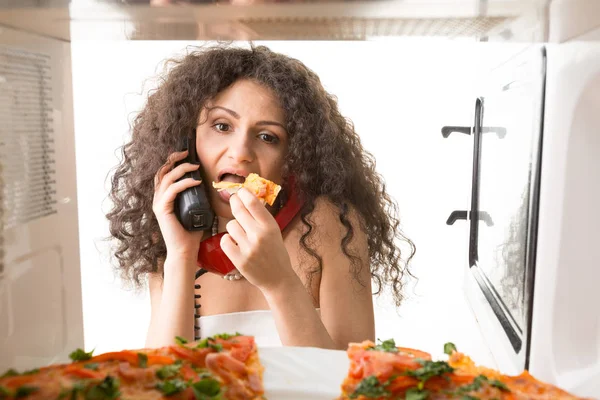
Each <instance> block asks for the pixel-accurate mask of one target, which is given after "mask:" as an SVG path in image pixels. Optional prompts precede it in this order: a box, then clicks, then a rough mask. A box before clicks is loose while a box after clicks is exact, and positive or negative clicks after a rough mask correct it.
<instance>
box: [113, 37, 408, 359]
mask: <svg viewBox="0 0 600 400" xmlns="http://www.w3.org/2000/svg"><path fill="white" fill-rule="evenodd" d="M172 62H173V63H174V65H173V66H172V68H170V70H169V71H168V72H167V73H166V75H165V76H164V80H163V81H162V84H161V85H160V86H159V87H158V89H156V90H155V91H154V92H153V93H152V94H151V95H150V96H149V98H148V102H147V104H146V106H145V108H144V109H143V110H142V111H141V112H140V114H139V115H138V116H137V118H136V119H135V121H134V124H133V134H132V138H131V141H130V142H129V143H127V144H126V145H124V146H123V160H122V162H121V164H120V165H119V166H118V167H117V169H116V171H115V174H114V176H113V179H112V191H111V199H112V200H113V203H114V207H113V209H112V210H111V212H110V213H109V214H108V215H107V217H108V219H109V221H110V231H111V234H112V236H113V237H114V238H116V240H117V242H118V247H117V249H116V253H115V254H116V257H117V259H118V261H119V267H120V269H121V271H122V273H123V275H124V276H125V277H126V278H127V279H130V280H132V281H134V282H136V283H138V284H139V283H140V282H141V278H142V277H143V276H147V277H148V284H149V287H150V296H151V306H152V314H151V323H150V327H149V330H148V336H147V346H148V347H157V346H162V345H167V344H171V343H172V342H173V338H174V337H175V336H180V337H183V338H185V339H188V340H189V339H193V338H194V336H195V335H194V333H196V338H197V337H198V336H200V335H201V336H203V337H205V336H207V335H210V334H212V333H214V332H217V331H230V330H236V331H240V332H242V333H243V334H247V335H255V336H256V338H257V342H258V344H259V345H263V346H265V345H279V344H283V345H294V346H314V347H323V348H339V349H345V348H346V347H347V345H348V343H349V342H358V341H362V340H365V339H371V340H374V339H375V338H374V336H375V333H374V317H373V304H372V287H371V282H372V281H374V282H375V284H376V292H377V293H379V292H380V291H381V289H382V287H383V286H384V285H389V286H391V289H392V293H393V295H394V298H395V301H396V303H397V304H398V305H399V304H400V302H401V300H402V298H403V294H402V289H403V276H404V274H405V272H406V263H407V262H408V261H409V260H410V258H411V257H412V255H413V254H414V246H413V245H412V243H411V242H410V241H408V240H406V239H405V238H404V236H402V234H401V232H400V230H399V221H398V219H397V217H396V206H395V204H394V202H393V201H392V200H391V199H390V197H389V196H388V194H387V193H386V191H385V187H384V184H383V180H382V178H381V177H380V176H379V175H378V174H377V173H376V172H375V168H374V164H375V163H374V160H373V158H372V156H370V154H368V153H367V152H366V151H365V150H364V149H363V148H362V146H361V143H360V140H359V137H358V135H357V134H356V133H355V131H354V127H353V125H352V124H351V122H349V121H348V120H346V119H345V118H344V117H343V116H342V115H341V114H340V112H339V110H338V107H337V101H336V99H335V98H334V97H333V96H331V95H330V94H328V93H327V92H326V91H325V90H324V88H323V86H322V85H321V83H320V80H319V78H318V76H317V75H316V74H315V73H314V72H312V71H310V70H309V69H308V68H307V67H306V66H304V65H303V64H302V63H301V62H299V61H297V60H295V59H292V58H289V57H287V56H284V55H281V54H277V53H274V52H272V51H270V50H269V49H268V48H266V47H262V46H261V47H252V48H251V49H243V48H237V47H231V46H220V45H219V46H214V47H208V48H205V49H201V50H198V51H194V52H192V53H190V54H188V55H187V56H185V57H183V58H182V59H181V60H177V61H172ZM194 136H195V144H196V151H197V154H198V158H199V162H200V166H197V165H193V164H190V163H185V162H184V163H182V164H180V165H178V166H175V164H176V163H177V162H178V161H182V160H184V159H185V157H186V156H187V153H186V152H177V149H178V144H179V143H181V140H182V138H186V137H194ZM194 170H199V171H200V172H201V174H202V176H203V180H204V182H205V187H206V189H207V191H208V197H209V199H210V203H211V207H212V208H213V210H214V212H215V214H216V216H217V218H216V219H215V220H216V224H215V226H214V229H213V231H212V232H189V231H186V230H185V229H184V228H183V227H182V226H181V224H180V223H179V221H178V220H177V218H176V216H175V214H174V212H173V203H174V201H175V198H176V196H177V194H178V193H180V192H181V191H183V190H184V189H186V188H189V187H192V186H195V185H198V184H199V182H198V181H195V180H192V179H182V180H180V178H182V177H183V176H184V174H185V173H186V172H191V171H194ZM249 173H257V174H259V175H260V176H262V177H264V178H266V179H269V180H271V181H274V182H276V183H278V184H280V185H282V186H283V187H284V190H283V192H284V193H283V194H280V195H279V196H278V203H276V204H275V207H264V206H262V205H261V203H260V202H259V201H258V199H256V197H254V195H252V194H251V193H250V192H248V191H244V190H241V191H239V192H238V193H237V194H236V195H233V196H228V195H226V194H224V192H218V191H216V190H215V189H214V188H212V182H219V181H221V180H224V181H227V180H229V181H243V179H244V177H245V176H247V175H248V174H249ZM290 196H293V197H294V198H295V199H299V201H300V202H301V203H302V204H303V206H302V208H301V209H300V211H299V212H298V213H297V214H296V215H295V216H294V218H293V219H292V220H291V221H290V222H289V223H288V224H287V225H286V226H285V228H284V229H283V230H282V231H280V228H279V226H278V225H277V222H276V220H275V216H276V215H277V213H278V211H279V209H280V208H281V207H285V204H286V201H288V200H287V199H289V198H290ZM217 232H227V234H225V235H224V236H223V238H222V239H221V242H220V245H221V248H222V249H223V251H224V252H225V254H226V255H227V256H228V257H229V259H230V260H231V261H232V262H233V264H234V265H235V267H236V269H237V271H236V273H235V274H234V275H233V276H236V277H242V278H241V279H238V280H231V279H222V276H219V275H217V274H213V273H208V274H204V275H200V274H198V266H197V262H196V259H197V255H198V251H199V247H200V242H201V241H202V240H204V239H206V238H207V237H210V236H211V235H214V234H216V233H217ZM397 239H402V240H406V241H407V243H408V244H409V249H410V254H409V256H408V257H407V259H406V263H405V262H404V261H403V259H402V257H401V252H400V249H399V248H398V247H397V245H398V241H397ZM194 297H196V298H197V299H199V302H197V303H195V302H194ZM194 307H196V310H197V311H196V313H197V315H196V316H197V317H198V318H197V320H195V316H194V313H193V312H192V310H193V309H194ZM194 325H197V329H199V332H198V331H196V332H194ZM198 333H199V334H200V335H198Z"/></svg>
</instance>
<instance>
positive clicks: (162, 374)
mask: <svg viewBox="0 0 600 400" xmlns="http://www.w3.org/2000/svg"><path fill="white" fill-rule="evenodd" d="M179 368H181V364H179V365H175V364H173V365H165V366H164V367H162V368H160V369H158V370H157V371H156V376H157V377H158V378H159V379H169V378H172V377H174V376H177V375H178V374H179Z"/></svg>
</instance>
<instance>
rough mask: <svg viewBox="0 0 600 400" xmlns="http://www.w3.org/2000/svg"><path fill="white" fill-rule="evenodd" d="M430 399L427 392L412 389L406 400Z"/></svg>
mask: <svg viewBox="0 0 600 400" xmlns="http://www.w3.org/2000/svg"><path fill="white" fill-rule="evenodd" d="M428 397H429V392H428V391H427V390H422V389H417V388H410V389H408V390H407V391H406V400H426V399H427V398H428Z"/></svg>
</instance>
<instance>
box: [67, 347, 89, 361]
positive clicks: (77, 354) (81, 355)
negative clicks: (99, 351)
mask: <svg viewBox="0 0 600 400" xmlns="http://www.w3.org/2000/svg"><path fill="white" fill-rule="evenodd" d="M93 353H94V350H92V351H90V352H89V353H86V352H85V351H83V350H81V349H77V350H75V351H74V352H72V353H71V354H69V358H70V359H71V360H73V361H87V360H89V359H90V358H92V354H93Z"/></svg>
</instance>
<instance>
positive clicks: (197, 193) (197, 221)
mask: <svg viewBox="0 0 600 400" xmlns="http://www.w3.org/2000/svg"><path fill="white" fill-rule="evenodd" d="M180 150H182V151H183V150H188V155H187V157H186V158H185V159H183V160H181V161H179V162H177V163H176V164H175V166H177V165H179V164H182V163H190V164H199V163H200V161H199V160H198V156H197V154H196V138H195V135H192V138H184V139H183V141H182V146H181V149H180ZM186 178H193V179H195V180H198V181H201V180H202V175H201V174H200V171H199V170H195V171H192V172H187V173H186V174H185V175H184V176H183V177H182V178H181V179H186ZM181 179H180V180H181ZM174 211H175V215H176V216H177V219H178V220H179V222H181V225H183V227H184V228H185V229H186V230H188V231H207V230H210V229H211V228H212V225H213V221H214V212H213V210H212V208H211V207H210V203H209V201H208V197H207V195H206V190H205V187H204V182H203V183H201V184H200V185H196V186H193V187H190V188H188V189H185V190H184V191H182V192H181V193H179V194H178V195H177V197H176V199H175V210H174Z"/></svg>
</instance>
